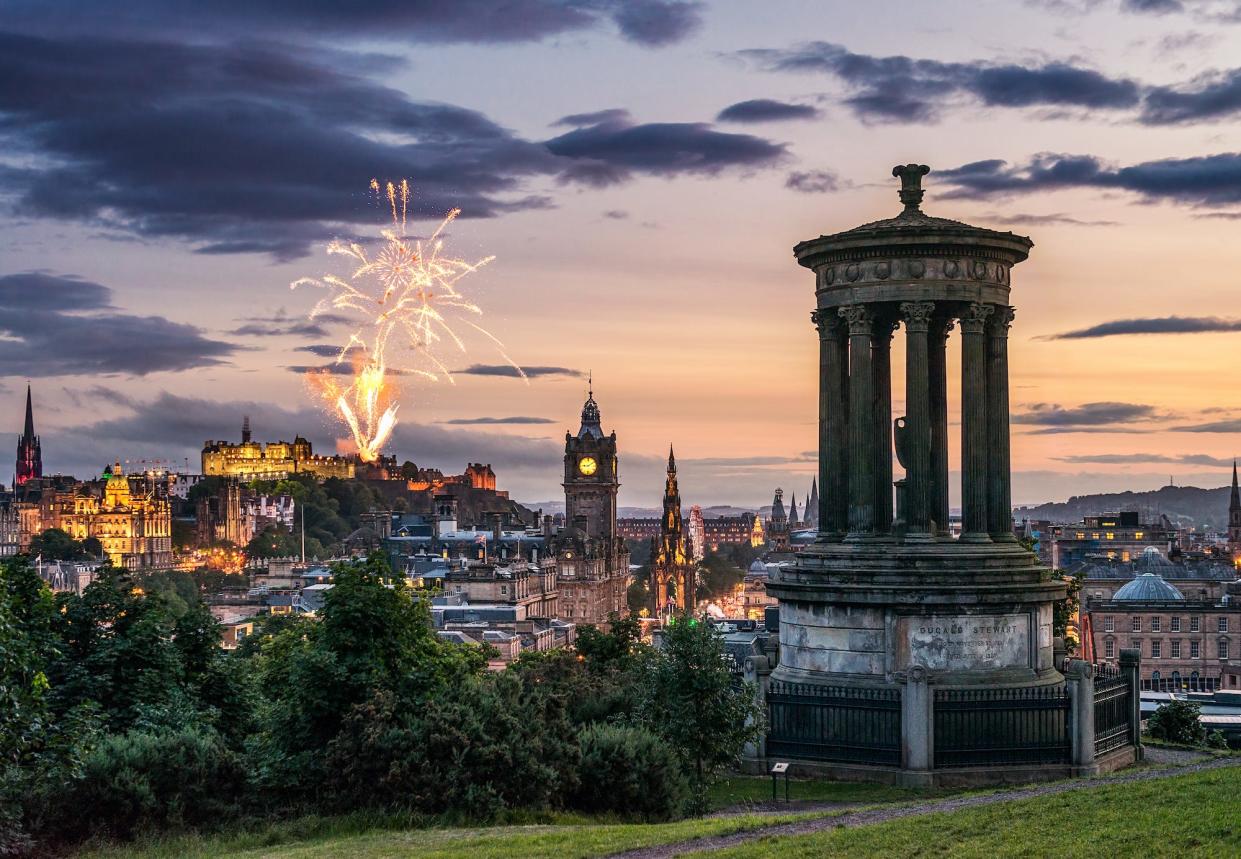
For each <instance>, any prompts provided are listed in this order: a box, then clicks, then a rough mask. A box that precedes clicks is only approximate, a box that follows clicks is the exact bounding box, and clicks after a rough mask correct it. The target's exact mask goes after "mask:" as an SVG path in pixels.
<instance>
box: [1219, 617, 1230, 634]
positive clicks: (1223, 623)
mask: <svg viewBox="0 0 1241 859" xmlns="http://www.w3.org/2000/svg"><path fill="white" fill-rule="evenodd" d="M1227 631H1228V618H1226V617H1221V618H1220V619H1219V625H1218V627H1217V629H1216V632H1227Z"/></svg>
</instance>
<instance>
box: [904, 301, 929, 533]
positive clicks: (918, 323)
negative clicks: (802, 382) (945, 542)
mask: <svg viewBox="0 0 1241 859" xmlns="http://www.w3.org/2000/svg"><path fill="white" fill-rule="evenodd" d="M934 311H935V305H934V304H933V303H932V302H929V301H906V302H903V303H902V304H901V316H902V317H904V319H905V435H906V438H907V440H908V443H907V445H906V448H907V449H906V450H905V451H904V455H905V456H907V457H908V458H909V461H908V462H907V463H906V465H907V466H908V468H907V469H906V471H907V473H906V475H905V539H906V540H907V541H909V542H917V541H929V540H932V539H934V535H933V534H932V533H931V482H932V481H931V379H930V362H929V360H928V351H929V350H928V344H927V335H928V331H929V328H930V323H931V314H932V313H933V312H934Z"/></svg>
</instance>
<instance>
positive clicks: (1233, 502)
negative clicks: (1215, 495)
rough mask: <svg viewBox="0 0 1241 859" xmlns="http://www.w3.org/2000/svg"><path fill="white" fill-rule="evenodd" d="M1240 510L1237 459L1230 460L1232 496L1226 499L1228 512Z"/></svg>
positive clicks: (1240, 491)
mask: <svg viewBox="0 0 1241 859" xmlns="http://www.w3.org/2000/svg"><path fill="white" fill-rule="evenodd" d="M1234 510H1241V486H1238V485H1237V461H1236V460H1235V459H1234V460H1233V461H1232V497H1231V498H1229V499H1228V512H1229V513H1231V512H1232V511H1234Z"/></svg>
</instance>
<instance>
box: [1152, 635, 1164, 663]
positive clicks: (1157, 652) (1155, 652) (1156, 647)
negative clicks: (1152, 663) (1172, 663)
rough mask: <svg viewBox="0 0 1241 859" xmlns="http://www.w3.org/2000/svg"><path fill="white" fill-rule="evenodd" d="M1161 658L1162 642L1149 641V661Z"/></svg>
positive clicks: (1156, 639)
mask: <svg viewBox="0 0 1241 859" xmlns="http://www.w3.org/2000/svg"><path fill="white" fill-rule="evenodd" d="M1162 657H1163V642H1162V641H1160V640H1159V639H1158V638H1155V639H1152V640H1151V659H1161V658H1162Z"/></svg>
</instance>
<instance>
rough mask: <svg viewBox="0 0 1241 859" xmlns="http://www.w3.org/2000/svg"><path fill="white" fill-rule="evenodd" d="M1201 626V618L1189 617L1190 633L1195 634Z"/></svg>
mask: <svg viewBox="0 0 1241 859" xmlns="http://www.w3.org/2000/svg"><path fill="white" fill-rule="evenodd" d="M1201 625H1202V618H1200V617H1191V618H1190V619H1189V631H1190V632H1197V631H1198V628H1199V627H1200V626H1201Z"/></svg>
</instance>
